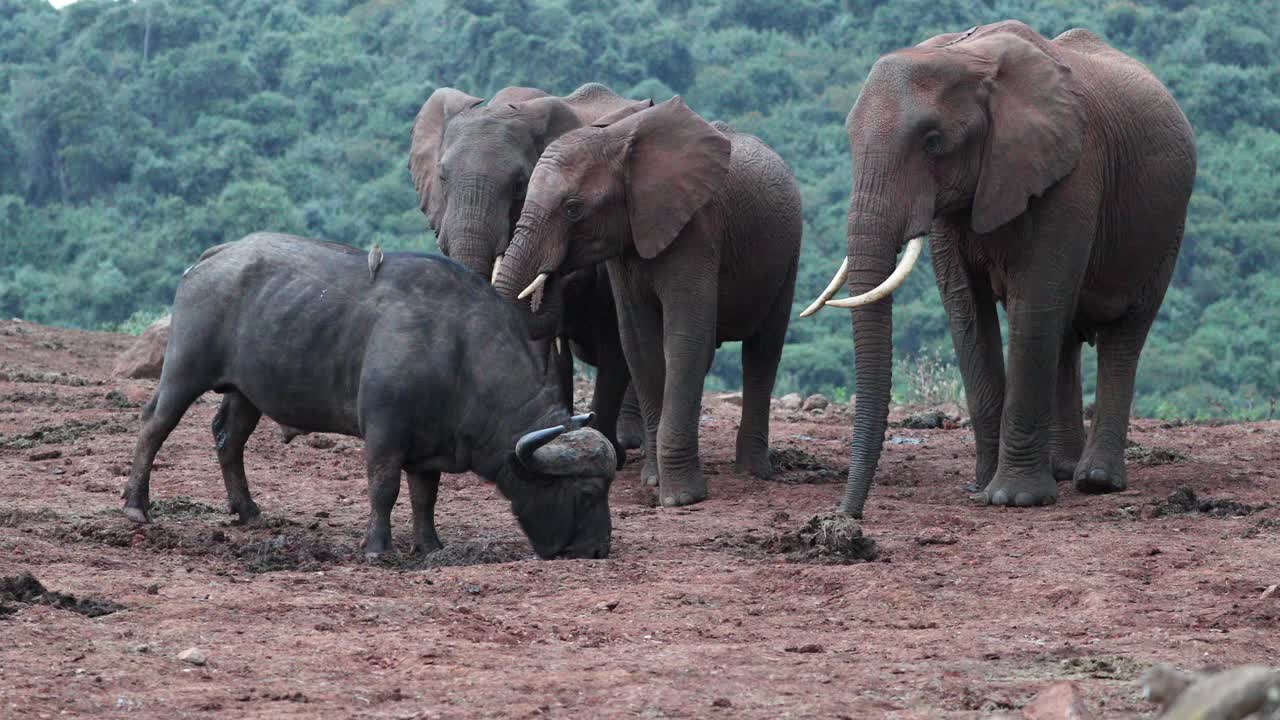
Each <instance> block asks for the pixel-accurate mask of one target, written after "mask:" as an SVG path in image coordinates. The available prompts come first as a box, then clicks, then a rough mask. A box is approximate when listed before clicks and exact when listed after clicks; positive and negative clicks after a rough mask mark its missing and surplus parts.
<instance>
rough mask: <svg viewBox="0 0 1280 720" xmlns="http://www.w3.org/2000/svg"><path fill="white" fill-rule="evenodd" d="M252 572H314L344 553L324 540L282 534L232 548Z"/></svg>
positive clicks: (339, 557) (235, 554)
mask: <svg viewBox="0 0 1280 720" xmlns="http://www.w3.org/2000/svg"><path fill="white" fill-rule="evenodd" d="M230 554H231V555H232V556H234V557H236V558H238V559H239V560H240V562H241V563H243V564H244V567H245V569H246V570H248V571H249V572H255V573H266V572H279V571H282V570H296V571H302V572H310V571H313V570H319V569H322V568H323V567H325V566H326V565H327V564H329V563H333V562H334V561H337V560H339V559H341V557H342V554H341V553H339V552H337V551H336V550H334V549H333V546H331V545H329V544H328V543H327V542H325V541H323V540H317V539H313V538H306V537H301V536H298V535H286V534H280V535H276V536H274V537H271V538H268V539H266V540H260V541H258V542H252V543H248V544H246V545H241V546H239V547H233V548H231V552H230Z"/></svg>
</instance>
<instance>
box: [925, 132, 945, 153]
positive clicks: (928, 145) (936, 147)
mask: <svg viewBox="0 0 1280 720" xmlns="http://www.w3.org/2000/svg"><path fill="white" fill-rule="evenodd" d="M924 151H925V153H927V154H929V155H938V154H940V153H941V152H942V133H940V132H938V131H937V130H930V131H929V133H928V134H927V135H925V136H924Z"/></svg>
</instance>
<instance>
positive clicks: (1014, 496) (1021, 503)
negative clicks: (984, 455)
mask: <svg viewBox="0 0 1280 720" xmlns="http://www.w3.org/2000/svg"><path fill="white" fill-rule="evenodd" d="M978 498H979V499H980V500H981V501H982V502H984V503H986V504H988V505H1008V506H1016V507H1036V506H1038V505H1052V504H1054V503H1055V502H1057V501H1058V483H1057V482H1056V481H1055V480H1054V479H1053V475H1052V474H1049V473H1045V474H1043V475H1013V474H1011V473H1002V472H997V473H996V476H995V477H994V478H992V479H991V482H990V483H988V484H987V487H986V489H985V490H983V491H982V493H981V494H980V495H979V496H978Z"/></svg>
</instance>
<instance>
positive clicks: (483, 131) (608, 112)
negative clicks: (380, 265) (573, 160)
mask: <svg viewBox="0 0 1280 720" xmlns="http://www.w3.org/2000/svg"><path fill="white" fill-rule="evenodd" d="M482 102H483V101H482V100H481V99H480V98H477V97H473V96H471V95H468V94H466V93H464V92H462V91H460V90H455V89H453V88H440V89H439V90H436V91H435V92H434V93H432V94H431V97H430V98H429V99H428V100H427V102H426V103H424V104H423V106H422V109H421V110H419V111H418V117H417V118H416V119H415V120H414V123H413V132H412V139H411V145H410V150H409V172H410V174H412V176H413V184H414V187H415V188H416V189H417V191H418V198H419V200H420V204H421V209H422V212H423V213H424V214H425V215H426V216H427V218H428V220H429V221H430V223H431V228H432V230H434V231H435V234H436V239H437V242H438V244H439V246H440V251H441V252H443V253H444V254H445V255H448V256H449V257H451V258H453V259H455V260H457V261H458V262H460V263H462V264H463V265H465V266H466V267H467V268H469V269H470V270H472V271H474V272H477V273H480V274H481V275H483V276H484V277H486V278H490V279H492V277H493V276H494V275H495V272H494V271H495V270H496V264H500V261H501V257H502V255H503V253H504V252H505V251H506V248H507V244H508V242H509V241H510V239H511V231H512V227H513V226H514V224H515V221H516V218H518V217H519V215H520V209H521V206H522V205H523V203H524V195H525V190H526V186H527V185H528V181H529V175H530V173H532V172H533V167H534V165H535V164H536V163H537V161H538V157H539V156H540V155H541V154H542V151H543V150H544V149H545V148H546V146H547V145H548V144H549V143H550V142H551V141H553V140H555V139H556V138H558V137H560V135H562V134H564V133H566V132H568V131H570V130H573V129H574V128H578V127H581V126H583V125H587V124H590V123H593V122H597V121H599V120H600V119H601V118H605V117H607V116H613V117H619V116H622V115H625V114H626V113H629V112H637V111H639V110H641V109H643V108H646V107H649V106H650V105H652V104H653V103H652V101H650V100H641V101H632V100H627V99H625V98H622V97H619V96H618V95H616V94H614V93H613V92H612V91H611V90H609V89H608V88H606V87H605V86H603V85H600V84H598V83H588V84H586V85H583V86H582V87H580V88H578V89H577V90H575V91H574V92H573V93H572V94H571V95H568V96H566V97H553V96H550V95H547V94H546V93H544V92H542V91H541V90H535V89H532V88H520V87H509V88H506V89H504V90H501V91H499V92H498V93H497V94H496V95H494V97H493V98H492V99H491V100H490V101H489V103H488V104H487V105H484V106H481V103H482Z"/></svg>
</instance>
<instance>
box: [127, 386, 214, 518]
mask: <svg viewBox="0 0 1280 720" xmlns="http://www.w3.org/2000/svg"><path fill="white" fill-rule="evenodd" d="M204 390H205V389H204V388H203V387H201V386H198V385H185V386H184V385H182V384H180V383H175V382H165V381H164V380H163V379H162V380H161V381H160V387H159V388H158V389H157V390H156V394H155V396H154V397H152V398H151V401H150V402H148V403H147V407H146V409H145V410H144V411H143V422H142V431H141V432H139V433H138V443H137V445H135V446H134V449H133V465H132V467H131V468H130V470H129V484H128V485H126V486H125V488H124V493H123V496H124V514H125V516H126V517H128V518H129V519H130V520H132V521H134V522H137V523H146V522H150V521H151V516H150V507H151V465H152V463H154V462H155V459H156V453H158V452H159V451H160V446H161V445H163V444H164V441H165V440H167V439H168V437H169V433H171V432H173V429H174V428H175V427H177V426H178V422H179V421H180V420H182V416H183V414H185V413H186V412H187V408H189V407H191V403H193V402H195V401H196V398H198V397H200V395H201V393H203V392H204Z"/></svg>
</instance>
